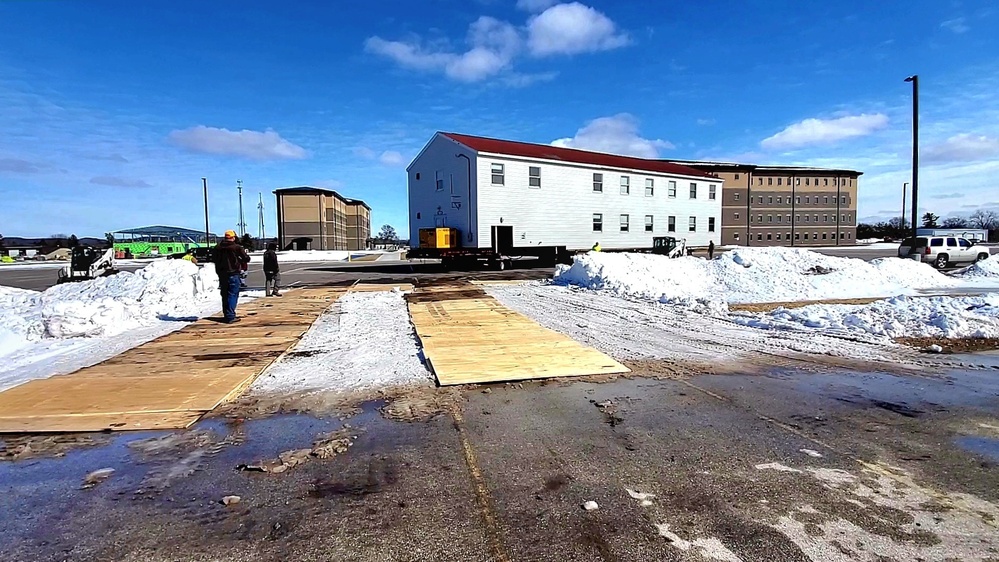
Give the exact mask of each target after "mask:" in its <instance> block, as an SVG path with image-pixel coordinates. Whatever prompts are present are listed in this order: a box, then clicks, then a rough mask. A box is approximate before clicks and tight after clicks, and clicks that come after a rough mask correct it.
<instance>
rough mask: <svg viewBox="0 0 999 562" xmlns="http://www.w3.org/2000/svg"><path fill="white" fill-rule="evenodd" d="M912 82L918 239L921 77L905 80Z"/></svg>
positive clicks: (914, 214)
mask: <svg viewBox="0 0 999 562" xmlns="http://www.w3.org/2000/svg"><path fill="white" fill-rule="evenodd" d="M905 81H906V82H912V238H913V240H915V238H916V220H917V219H918V218H919V216H918V213H919V211H918V205H919V202H918V198H919V75H918V74H913V75H912V76H910V77H908V78H906V79H905Z"/></svg>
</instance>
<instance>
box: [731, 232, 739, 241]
mask: <svg viewBox="0 0 999 562" xmlns="http://www.w3.org/2000/svg"><path fill="white" fill-rule="evenodd" d="M732 238H733V239H735V241H736V242H738V241H739V233H738V232H736V233H735V234H733V235H732Z"/></svg>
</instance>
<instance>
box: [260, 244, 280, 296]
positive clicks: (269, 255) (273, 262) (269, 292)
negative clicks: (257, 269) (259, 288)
mask: <svg viewBox="0 0 999 562" xmlns="http://www.w3.org/2000/svg"><path fill="white" fill-rule="evenodd" d="M264 277H265V278H266V279H267V281H266V282H265V285H264V296H268V297H280V296H281V293H279V292H278V285H279V284H280V283H281V268H280V266H278V258H277V244H275V243H274V242H271V243H270V244H268V245H267V251H266V252H264Z"/></svg>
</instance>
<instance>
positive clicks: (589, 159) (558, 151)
mask: <svg viewBox="0 0 999 562" xmlns="http://www.w3.org/2000/svg"><path fill="white" fill-rule="evenodd" d="M442 134H443V135H444V136H446V137H448V138H449V139H451V140H453V141H457V142H459V143H461V144H463V145H465V146H467V147H468V148H471V149H472V150H476V151H478V152H493V153H496V154H508V155H510V156H522V157H525V158H543V159H545V160H561V161H563V162H574V163H576V164H591V165H595V166H606V167H608V168H630V169H633V170H644V171H648V172H659V173H663V174H677V175H682V176H695V177H706V178H715V177H717V176H715V175H714V174H711V173H709V172H704V171H701V170H698V169H696V168H691V167H688V166H683V165H680V164H674V163H672V162H665V161H663V160H649V159H647V158H636V157H634V156H618V155H616V154H607V153H604V152H590V151H588V150H578V149H575V148H562V147H558V146H551V145H548V144H533V143H529V142H516V141H507V140H499V139H490V138H486V137H476V136H472V135H461V134H458V133H442Z"/></svg>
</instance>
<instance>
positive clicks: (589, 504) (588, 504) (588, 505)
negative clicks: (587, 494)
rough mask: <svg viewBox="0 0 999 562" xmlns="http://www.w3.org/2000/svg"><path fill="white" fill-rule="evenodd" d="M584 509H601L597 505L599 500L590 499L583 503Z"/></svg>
mask: <svg viewBox="0 0 999 562" xmlns="http://www.w3.org/2000/svg"><path fill="white" fill-rule="evenodd" d="M583 509H585V510H586V511H595V510H597V509H600V506H599V505H597V502H595V501H593V500H590V501H588V502H586V503H584V504H583Z"/></svg>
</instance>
